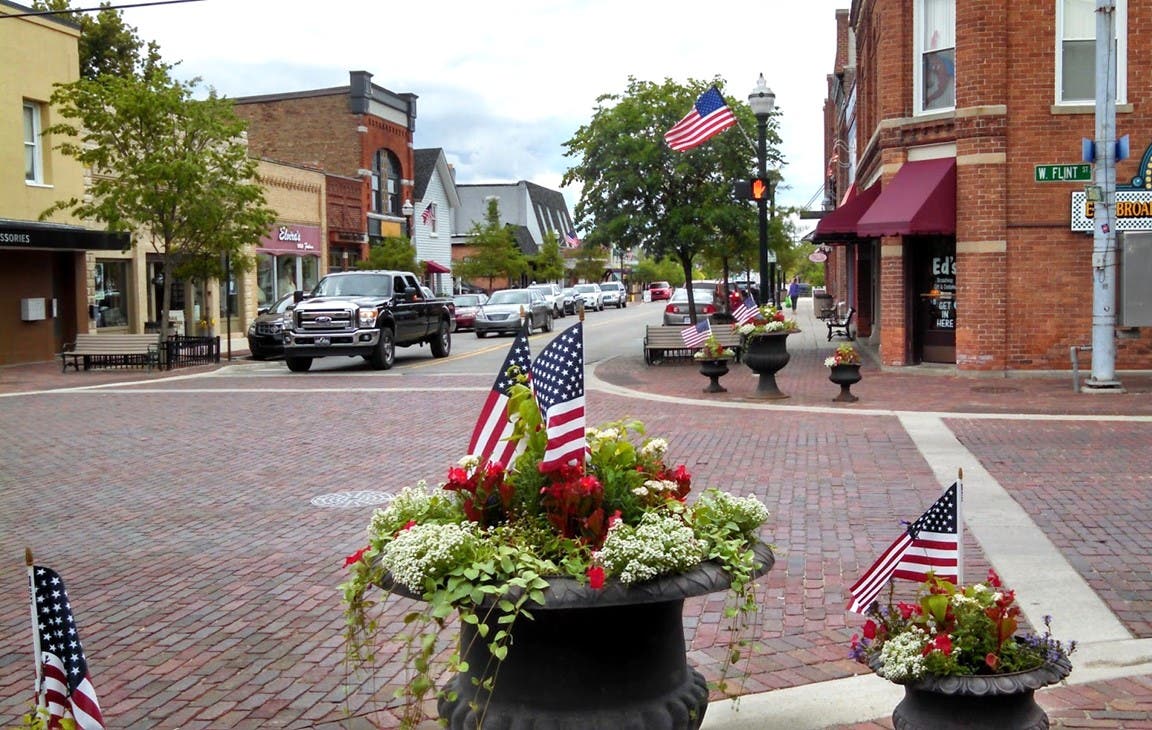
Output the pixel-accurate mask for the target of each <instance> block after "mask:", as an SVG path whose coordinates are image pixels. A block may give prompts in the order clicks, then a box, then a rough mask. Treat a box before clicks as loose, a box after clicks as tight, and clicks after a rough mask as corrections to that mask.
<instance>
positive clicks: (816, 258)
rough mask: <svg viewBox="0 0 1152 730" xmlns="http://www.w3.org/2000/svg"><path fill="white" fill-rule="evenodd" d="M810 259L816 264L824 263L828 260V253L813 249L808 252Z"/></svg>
mask: <svg viewBox="0 0 1152 730" xmlns="http://www.w3.org/2000/svg"><path fill="white" fill-rule="evenodd" d="M808 260H809V261H811V262H812V263H814V264H822V263H824V262H825V261H827V260H828V254H826V253H824V252H823V251H813V252H812V253H810V254H808Z"/></svg>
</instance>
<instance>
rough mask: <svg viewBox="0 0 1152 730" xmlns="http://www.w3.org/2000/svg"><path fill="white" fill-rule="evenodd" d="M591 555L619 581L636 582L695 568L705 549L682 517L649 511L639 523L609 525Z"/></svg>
mask: <svg viewBox="0 0 1152 730" xmlns="http://www.w3.org/2000/svg"><path fill="white" fill-rule="evenodd" d="M593 558H594V559H595V560H596V562H597V563H599V564H600V565H603V566H604V570H606V571H608V573H609V574H611V575H614V576H616V577H617V578H618V579H619V580H620V582H622V583H638V582H640V581H644V580H651V579H652V578H655V577H657V576H661V575H667V574H670V573H683V572H684V571H686V570H689V569H691V568H694V567H695V566H697V565H699V564H700V561H701V560H703V559H704V548H703V546H702V545H701V544H700V541H699V540H697V539H696V536H695V535H694V534H692V528H690V527H688V526H687V525H686V524H684V522H683V520H681V519H679V518H677V517H674V516H672V515H660V514H657V513H655V512H648V513H646V514H645V515H644V516H643V517H642V518H641V520H640V524H639V525H635V526H632V525H626V524H624V523H623V522H617V523H616V524H614V525H612V527H611V528H610V529H609V530H608V536H607V537H606V538H604V546H603V547H602V548H600V550H598V551H596V553H594V554H593Z"/></svg>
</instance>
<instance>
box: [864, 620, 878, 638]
mask: <svg viewBox="0 0 1152 730" xmlns="http://www.w3.org/2000/svg"><path fill="white" fill-rule="evenodd" d="M864 638H865V639H875V638H876V622H875V621H873V620H871V619H869V620H868V621H865V622H864Z"/></svg>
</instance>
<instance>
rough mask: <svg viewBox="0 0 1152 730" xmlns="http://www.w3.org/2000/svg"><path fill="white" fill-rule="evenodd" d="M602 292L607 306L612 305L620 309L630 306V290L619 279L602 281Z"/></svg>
mask: <svg viewBox="0 0 1152 730" xmlns="http://www.w3.org/2000/svg"><path fill="white" fill-rule="evenodd" d="M600 293H601V295H602V299H603V302H604V306H605V307H608V306H612V307H616V308H617V309H620V308H621V307H627V306H628V292H627V291H625V289H624V285H623V284H621V283H620V282H618V281H602V282H600Z"/></svg>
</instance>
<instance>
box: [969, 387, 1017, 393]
mask: <svg viewBox="0 0 1152 730" xmlns="http://www.w3.org/2000/svg"><path fill="white" fill-rule="evenodd" d="M972 392H973V393H1019V392H1020V389H1019V388H1013V387H1011V386H1008V385H978V386H976V387H975V388H973V389H972Z"/></svg>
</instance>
